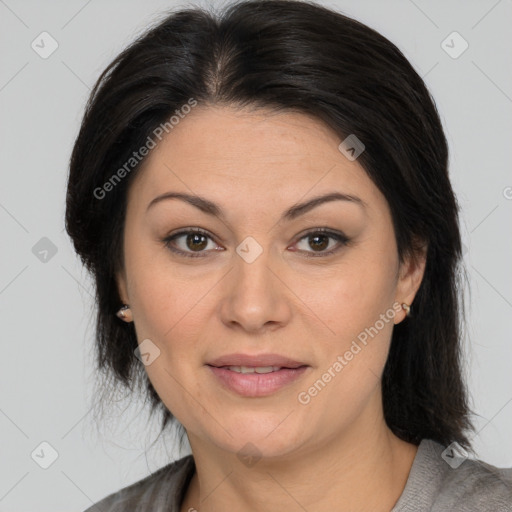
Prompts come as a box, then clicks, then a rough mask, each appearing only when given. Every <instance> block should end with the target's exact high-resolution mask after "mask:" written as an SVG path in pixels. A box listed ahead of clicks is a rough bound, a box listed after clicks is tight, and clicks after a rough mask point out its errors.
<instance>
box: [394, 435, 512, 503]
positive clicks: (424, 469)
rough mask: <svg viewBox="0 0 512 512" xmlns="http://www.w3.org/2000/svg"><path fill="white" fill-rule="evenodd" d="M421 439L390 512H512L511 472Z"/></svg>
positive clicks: (432, 441) (429, 440)
mask: <svg viewBox="0 0 512 512" xmlns="http://www.w3.org/2000/svg"><path fill="white" fill-rule="evenodd" d="M452 448H453V447H452V445H450V446H448V447H445V446H443V445H442V444H440V443H438V442H436V441H434V440H432V439H423V440H422V441H421V443H420V445H419V448H418V452H417V454H416V457H415V459H414V461H413V464H412V467H411V470H410V473H409V477H408V479H407V482H406V485H405V488H404V492H403V493H402V495H401V496H400V498H399V500H398V501H397V503H396V505H395V507H393V509H392V512H427V511H428V512H446V511H447V510H449V511H450V512H476V511H478V512H512V468H498V467H495V466H492V465H491V464H487V463H485V462H483V461H481V460H478V459H471V458H467V457H465V456H462V455H461V453H462V452H461V451H460V450H453V449H452Z"/></svg>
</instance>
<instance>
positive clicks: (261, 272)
mask: <svg viewBox="0 0 512 512" xmlns="http://www.w3.org/2000/svg"><path fill="white" fill-rule="evenodd" d="M271 260H272V256H271V255H269V253H268V252H265V251H263V253H261V254H260V255H259V256H258V257H257V258H256V259H254V260H253V261H251V260H250V259H248V260H246V259H244V258H243V257H242V256H239V255H238V254H237V255H236V256H235V257H234V262H233V265H234V268H233V269H232V270H231V272H229V274H228V275H227V276H226V279H227V282H226V283H225V293H224V295H223V297H222V300H221V304H220V315H221V318H222V321H223V323H224V324H226V325H227V326H228V327H230V328H238V329H242V330H244V331H247V332H252V333H264V332H266V331H274V330H276V329H278V328H280V327H283V326H284V325H286V324H287V323H288V322H289V320H290V317H291V303H290V298H291V296H293V294H292V293H291V291H290V289H289V288H288V286H286V283H285V279H284V276H283V275H280V272H279V270H280V268H279V264H278V262H276V261H274V262H272V261H271ZM274 260H275V257H274ZM281 274H282V272H281Z"/></svg>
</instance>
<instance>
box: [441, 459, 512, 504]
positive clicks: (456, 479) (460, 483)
mask: <svg viewBox="0 0 512 512" xmlns="http://www.w3.org/2000/svg"><path fill="white" fill-rule="evenodd" d="M435 505H436V506H437V509H439V510H453V511H457V512H459V511H460V512H466V511H467V512H469V511H473V510H478V511H480V512H487V511H492V512H512V468H498V467H495V466H492V465H490V464H487V463H485V462H483V461H481V460H474V459H466V460H465V461H464V462H463V463H462V464H461V465H460V466H459V467H458V468H457V469H452V468H451V467H449V466H448V468H447V470H446V472H445V475H444V480H443V483H442V485H441V487H440V490H439V496H438V498H437V500H436V502H435ZM437 509H435V510H437Z"/></svg>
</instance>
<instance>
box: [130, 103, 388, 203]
mask: <svg viewBox="0 0 512 512" xmlns="http://www.w3.org/2000/svg"><path fill="white" fill-rule="evenodd" d="M341 141H342V139H341V138H340V136H338V135H337V134H336V133H335V132H334V131H333V130H332V129H330V128H329V127H328V126H327V125H326V124H324V123H323V122H322V121H321V120H319V119H316V118H314V117H312V116H309V115H305V114H302V113H297V112H278V113H276V112H272V111H270V110H258V111H250V110H247V109H244V110H236V109H234V108H232V107H218V106H216V107H199V106H198V107H195V109H193V110H192V111H191V112H190V113H189V114H188V115H186V116H184V117H183V118H182V119H181V120H180V121H179V123H177V124H175V125H174V126H173V128H172V129H170V130H169V133H167V134H165V135H164V136H163V137H162V140H161V141H157V145H156V147H155V148H154V149H152V150H151V152H150V153H149V154H148V156H147V157H146V159H145V161H144V163H143V165H142V168H141V169H140V170H139V172H138V175H137V176H136V179H135V181H136V182H137V185H136V186H132V187H131V188H132V190H133V189H134V188H135V189H136V190H137V194H136V196H134V197H132V198H131V199H130V201H132V202H133V201H135V202H139V201H141V202H142V201H146V202H147V201H150V200H151V199H152V198H153V197H154V196H156V195H158V194H162V193H164V192H166V191H167V189H169V190H177V189H179V190H180V191H184V192H186V193H197V194H199V195H202V196H208V197H210V198H211V199H212V200H214V201H215V202H219V203H221V204H222V203H225V202H226V200H229V199H230V198H231V199H230V200H231V201H235V200H236V198H238V200H239V201H245V202H247V201H248V200H250V201H251V203H253V204H254V203H257V202H260V204H262V203H266V204H267V205H268V204H269V203H275V202H283V201H285V202H286V204H287V205H288V203H294V202H297V201H299V200H300V199H301V198H304V197H307V196H313V195H318V194H321V193H325V192H330V191H339V192H342V193H346V194H353V195H357V196H359V197H361V198H362V199H363V200H364V201H365V202H369V203H373V204H374V206H375V207H376V208H377V209H379V208H381V207H383V206H385V204H384V203H385V199H384V198H383V196H382V195H381V194H380V192H379V191H378V189H377V188H376V187H375V185H374V184H373V182H372V181H371V180H370V178H369V177H368V176H367V174H366V172H365V171H364V169H363V168H362V167H361V166H360V165H359V164H358V162H357V160H355V161H350V160H349V159H347V158H346V157H345V156H344V154H342V153H341V152H340V150H339V149H338V146H339V144H340V142H341ZM134 184H135V183H134Z"/></svg>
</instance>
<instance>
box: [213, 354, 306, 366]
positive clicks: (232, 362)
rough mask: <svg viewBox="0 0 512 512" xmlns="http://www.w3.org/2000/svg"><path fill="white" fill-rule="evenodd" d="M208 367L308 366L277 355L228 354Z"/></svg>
mask: <svg viewBox="0 0 512 512" xmlns="http://www.w3.org/2000/svg"><path fill="white" fill-rule="evenodd" d="M207 364H208V365H209V366H216V367H217V368H222V367H230V366H231V367H247V368H265V367H266V368H268V367H270V366H272V367H277V368H300V367H301V366H308V365H307V364H306V363H304V362H300V361H296V360H294V359H290V358H289V357H286V356H281V355H279V354H260V355H255V356H251V355H249V354H228V355H225V356H221V357H218V358H217V359H214V360H212V361H210V362H209V363H207Z"/></svg>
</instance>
